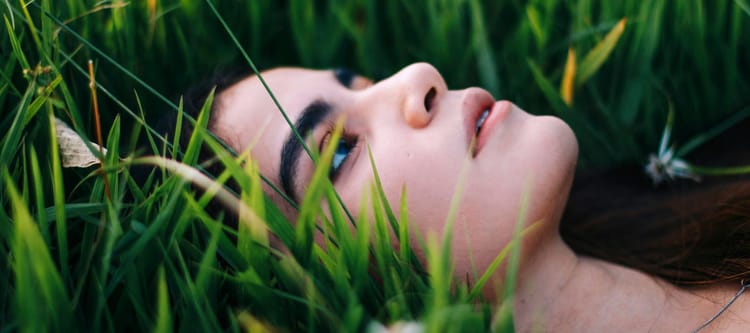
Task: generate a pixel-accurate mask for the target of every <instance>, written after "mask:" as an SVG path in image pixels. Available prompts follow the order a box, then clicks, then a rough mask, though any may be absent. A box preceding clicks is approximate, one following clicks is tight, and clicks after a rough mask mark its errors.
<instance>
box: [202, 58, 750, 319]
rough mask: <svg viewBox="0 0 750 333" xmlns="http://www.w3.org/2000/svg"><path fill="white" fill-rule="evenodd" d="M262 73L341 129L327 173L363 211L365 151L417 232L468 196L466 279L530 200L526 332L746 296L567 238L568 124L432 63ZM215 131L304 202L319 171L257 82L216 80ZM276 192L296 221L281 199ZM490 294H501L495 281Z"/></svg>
mask: <svg viewBox="0 0 750 333" xmlns="http://www.w3.org/2000/svg"><path fill="white" fill-rule="evenodd" d="M262 75H263V78H264V79H265V81H266V82H267V84H268V86H269V87H270V89H271V90H272V91H273V92H274V94H275V96H276V98H277V99H278V102H279V104H280V105H281V106H282V107H283V109H284V110H285V112H286V114H287V115H288V116H289V119H290V121H291V122H292V123H293V124H294V127H295V128H296V130H297V132H298V133H299V134H300V135H301V137H302V138H305V140H306V144H307V145H308V146H310V147H318V148H322V147H324V146H325V145H326V144H328V143H329V142H328V141H329V139H330V135H331V132H332V131H333V129H334V127H335V124H336V122H337V121H339V120H342V121H343V124H344V134H343V136H342V139H341V140H340V141H339V142H337V143H335V144H336V145H337V146H336V152H335V154H334V157H333V160H332V166H331V173H330V176H331V179H332V182H333V184H334V186H335V187H336V189H337V191H338V193H339V195H340V196H341V198H342V201H343V203H344V204H345V205H346V206H347V207H348V208H349V209H350V210H352V211H358V209H359V204H360V197H359V196H360V195H361V193H362V187H363V186H366V185H367V184H368V183H369V182H370V181H371V180H372V174H373V173H372V170H371V167H370V161H369V158H368V155H367V149H368V148H369V149H371V151H372V154H373V158H374V161H375V164H376V167H377V170H378V172H379V174H380V177H381V179H382V182H383V188H384V190H385V192H386V196H387V197H388V199H389V201H390V202H391V203H396V202H399V200H400V199H401V198H400V195H401V193H402V188H404V187H405V188H406V190H407V193H408V195H407V197H408V208H409V215H410V221H412V222H411V226H412V229H413V232H412V234H419V235H422V236H426V235H428V234H430V233H434V234H437V235H438V236H441V235H440V234H441V232H442V230H443V223H444V222H445V221H446V217H447V215H448V210H449V207H450V206H451V200H452V198H453V196H454V193H456V191H457V188H458V191H459V193H461V200H460V204H459V206H458V214H457V217H456V222H455V226H454V229H453V238H452V239H453V241H452V255H453V258H452V259H453V262H454V264H455V268H456V273H457V275H458V276H461V277H467V279H469V280H470V279H471V278H470V277H471V276H475V275H474V272H483V271H484V270H485V269H486V268H487V267H488V265H489V264H490V262H491V261H492V260H493V259H494V258H495V257H496V256H497V254H498V253H499V252H500V251H501V249H503V248H504V247H505V246H506V245H507V244H508V243H509V241H510V240H511V238H512V234H513V230H514V229H515V225H516V222H517V221H518V219H519V213H520V211H521V210H522V209H521V206H522V204H528V208H527V210H526V212H527V215H526V218H525V220H523V221H521V222H523V223H524V226H529V225H531V224H532V223H534V224H535V228H534V231H533V232H531V233H529V234H528V235H527V236H525V237H524V238H523V242H522V243H523V245H522V255H521V266H520V270H519V279H518V281H519V284H518V286H517V290H516V299H515V304H514V316H515V324H516V328H517V329H518V330H519V331H529V330H532V329H537V328H540V325H541V327H542V328H544V329H546V330H550V331H556V332H580V331H595V332H598V331H613V330H615V331H626V330H627V331H655V332H662V331H668V332H681V331H692V330H694V329H696V328H699V327H701V325H702V324H703V323H704V322H706V321H707V319H709V318H711V317H712V316H714V315H715V314H717V311H718V310H719V308H720V307H721V306H722V305H723V304H725V303H726V302H727V301H728V300H729V299H731V298H732V296H733V295H734V294H735V293H736V292H737V290H738V288H739V283H738V282H737V280H738V279H737V278H736V277H743V276H741V274H737V275H736V276H735V281H733V282H724V283H715V284H712V285H708V286H705V287H692V288H683V287H678V286H676V285H674V284H671V283H669V282H680V281H675V279H669V282H667V280H664V279H662V278H659V277H656V276H653V275H649V274H647V273H644V272H642V271H639V270H636V269H632V268H629V267H624V266H621V265H618V264H615V263H612V262H608V261H604V260H600V259H595V258H591V257H587V256H582V255H579V254H577V253H576V252H574V251H573V249H572V248H571V247H570V246H569V245H568V244H567V243H566V242H565V241H563V239H562V237H561V236H560V231H559V229H560V220H561V217H562V215H563V211H564V209H565V206H566V201H567V197H568V193H569V191H570V188H571V184H572V181H573V175H574V171H575V166H576V160H577V153H578V147H577V142H576V139H575V136H574V134H573V132H572V131H571V130H570V128H569V127H568V126H567V125H566V124H565V123H564V122H562V121H561V120H559V119H557V118H554V117H534V116H531V115H530V114H528V113H526V112H524V111H523V110H521V109H520V108H518V107H517V106H516V105H514V104H512V103H510V102H508V101H495V100H494V98H493V97H492V96H491V95H490V94H489V93H488V92H486V91H484V90H482V89H479V88H469V89H464V90H455V91H454V90H448V88H447V86H446V83H445V82H444V80H443V78H442V77H441V75H440V74H439V73H438V72H437V70H436V69H435V68H433V67H432V66H430V65H428V64H423V63H418V64H413V65H411V66H408V67H406V68H404V69H402V70H401V71H399V72H398V73H396V74H394V75H393V76H391V77H389V78H387V79H385V80H382V81H379V82H377V83H374V82H371V81H369V80H367V79H365V78H362V77H359V76H356V75H353V74H351V73H349V72H346V71H315V70H307V69H298V68H279V69H273V70H269V71H266V72H264V73H262ZM204 97H205V95H204V94H202V93H201V94H199V96H198V98H197V99H196V100H193V101H192V102H193V103H192V105H200V103H201V101H202V100H203V98H204ZM190 104H191V103H188V106H190ZM209 130H211V131H212V132H213V133H215V134H216V135H217V136H218V137H219V138H221V139H222V140H224V141H225V142H226V143H227V144H228V145H230V146H231V147H232V148H233V149H234V150H236V151H244V150H246V149H250V151H251V155H252V156H253V158H254V159H255V160H256V161H258V163H259V169H260V172H261V174H263V175H265V176H266V177H267V178H268V179H269V180H270V181H271V182H272V183H273V184H275V185H277V186H278V187H279V188H281V189H283V192H285V194H286V195H287V196H288V197H290V198H291V199H292V200H295V201H296V200H300V198H301V197H302V194H303V193H304V191H305V188H306V183H307V182H308V181H309V179H310V177H311V175H312V173H313V170H314V165H313V162H312V161H311V159H310V158H309V157H308V156H307V155H306V154H305V150H304V147H303V146H302V145H301V144H300V143H299V140H298V139H297V137H296V135H295V134H294V133H293V132H292V130H291V129H290V127H289V126H288V123H287V122H286V120H285V119H284V118H283V117H282V115H281V113H280V112H279V111H278V109H277V107H276V106H275V104H274V102H273V100H272V99H271V98H270V97H269V95H268V93H267V92H266V90H265V89H264V87H263V85H262V83H261V81H260V80H259V79H258V78H257V77H255V76H248V77H237V78H235V79H230V80H228V81H223V82H219V84H218V89H217V93H216V99H215V101H214V105H213V112H212V117H211V120H210V122H209ZM460 180H463V182H464V184H463V186H459V181H460ZM267 193H269V195H270V196H271V197H272V199H273V200H274V201H275V202H277V203H278V204H279V206H280V207H281V208H282V210H283V211H284V213H285V214H286V215H287V216H288V217H290V218H293V217H294V215H295V210H294V209H293V208H292V207H291V206H290V205H289V204H288V203H287V202H285V201H284V200H282V198H281V196H280V195H278V194H276V193H275V192H274V191H270V190H269V191H267ZM524 193H526V194H528V195H526V196H525V195H524ZM524 198H527V199H524ZM524 200H528V201H525V202H524ZM570 225H575V224H574V223H571V224H570ZM581 225H582V226H583V225H584V224H581ZM745 234H747V233H745ZM571 238H572V239H574V240H575V232H573V236H572V237H571ZM590 252H596V251H590ZM600 257H604V258H607V255H606V253H605V254H604V255H600ZM746 258H750V257H747V256H746ZM620 261H623V260H620ZM635 261H636V262H638V260H635ZM633 266H635V267H638V268H643V267H644V266H645V265H642V263H641V264H638V263H636V264H634V265H633ZM741 269H742V268H740V270H741ZM688 270H689V269H688ZM657 271H658V270H657ZM656 274H658V275H660V276H664V275H667V276H668V274H660V273H659V272H657V273H656ZM744 274H745V275H746V274H747V270H746V271H745V272H744ZM730 275H731V274H730ZM502 276H503V274H502V272H499V273H497V274H495V281H494V282H495V283H501V282H502V278H501V277H502ZM717 280H721V279H717ZM467 282H469V283H471V281H467ZM485 294H486V295H487V296H488V297H492V296H493V295H494V291H493V290H492V287H491V286H490V287H489V288H487V289H486V290H485ZM709 328H710V329H718V330H721V331H747V330H749V329H750V301H748V300H747V298H743V297H740V298H739V299H738V300H737V301H736V302H735V303H734V304H733V305H732V306H731V308H729V310H727V311H726V312H724V313H722V314H721V316H719V317H718V319H716V320H715V321H714V322H713V323H711V326H709Z"/></svg>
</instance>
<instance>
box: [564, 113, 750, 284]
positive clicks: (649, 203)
mask: <svg viewBox="0 0 750 333" xmlns="http://www.w3.org/2000/svg"><path fill="white" fill-rule="evenodd" d="M748 129H750V121H744V122H743V123H741V124H740V125H738V126H735V128H733V129H732V130H730V131H728V132H727V133H725V134H724V135H722V136H721V137H720V138H718V139H716V140H713V141H712V142H710V143H709V144H708V145H707V146H705V147H703V148H702V149H701V150H700V151H697V152H696V154H693V155H691V156H689V160H690V161H695V162H696V163H700V164H703V165H708V164H712V165H717V166H719V165H723V166H728V165H736V164H738V163H743V162H744V163H745V164H748V163H750V146H748V145H747V144H745V143H744V142H746V134H745V133H747V130H748ZM642 170H643V169H642V167H639V166H633V167H623V168H619V169H615V170H608V171H599V172H595V173H579V174H578V175H577V178H578V179H576V180H575V181H574V185H573V189H572V191H571V194H570V199H569V201H568V207H567V209H566V211H565V213H564V216H563V220H562V222H561V234H562V236H563V239H564V240H565V241H566V242H567V243H568V244H569V245H570V246H571V247H572V248H573V250H574V251H576V252H577V253H580V254H584V255H589V256H592V257H597V258H601V259H604V260H607V261H610V262H615V263H619V264H622V265H625V266H629V267H633V268H636V269H638V270H641V271H643V272H646V273H649V274H651V275H655V276H658V277H660V278H663V279H665V280H667V281H669V282H672V283H674V284H678V285H695V284H707V283H715V282H720V281H727V280H740V279H750V177H748V176H732V177H728V176H722V177H704V179H703V180H702V181H701V182H699V183H696V182H694V181H692V180H680V181H676V182H673V183H671V184H663V185H662V186H658V187H657V186H654V185H653V184H652V183H651V182H650V180H649V179H647V177H646V176H645V173H644V172H643V171H642Z"/></svg>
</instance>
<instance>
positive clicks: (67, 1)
mask: <svg viewBox="0 0 750 333" xmlns="http://www.w3.org/2000/svg"><path fill="white" fill-rule="evenodd" d="M23 4H24V2H22V1H16V0H4V1H3V2H2V3H0V13H2V16H3V22H2V27H3V28H2V29H0V110H3V111H2V113H1V114H0V133H1V135H0V179H2V181H0V184H1V185H0V187H1V189H0V193H2V194H0V203H1V204H2V207H3V209H0V331H1V332H6V331H8V332H10V331H71V330H78V331H159V332H167V331H172V330H176V329H179V330H186V331H241V330H252V331H256V330H261V329H268V330H271V331H320V332H327V331H356V330H363V329H365V328H366V327H368V326H369V325H371V324H372V323H373V322H380V323H386V324H387V323H392V322H395V321H409V320H416V321H420V322H422V323H424V324H425V325H426V326H427V328H428V330H429V331H470V332H474V331H488V330H495V331H507V330H511V329H512V320H511V319H510V318H511V316H510V313H511V312H510V311H511V310H510V308H509V307H508V306H507V304H509V303H507V302H506V305H504V306H502V307H500V308H499V309H498V310H496V312H497V313H496V314H494V313H493V311H495V310H493V309H492V308H491V307H490V306H489V304H488V303H487V302H485V301H484V300H479V299H477V292H476V289H474V290H471V289H469V288H468V286H458V287H454V285H455V284H456V283H457V281H456V280H455V279H454V277H453V275H452V272H451V267H450V265H449V261H448V260H447V251H446V250H447V246H445V245H444V244H447V242H445V241H444V240H437V239H431V238H430V237H428V235H422V236H424V237H425V239H426V243H425V244H410V243H409V242H408V241H407V239H408V237H407V235H406V234H407V230H408V227H407V225H408V219H407V218H406V214H405V211H406V209H407V207H406V206H405V201H404V202H401V203H390V204H389V203H388V202H387V201H385V196H384V194H383V191H382V188H381V187H380V186H379V183H376V184H374V185H373V187H372V188H367V189H365V191H364V193H363V203H366V204H363V205H362V207H367V209H369V213H370V216H373V217H374V218H373V220H372V221H370V222H371V223H357V224H356V225H357V233H355V234H352V233H350V232H349V230H350V229H349V228H350V224H351V221H350V218H349V216H350V215H353V216H354V217H358V219H357V220H358V221H361V220H362V218H361V217H362V216H367V215H368V212H366V211H363V212H348V211H345V210H344V209H343V208H342V207H340V206H338V205H336V204H331V206H330V207H327V209H328V210H329V211H330V216H331V217H330V218H325V217H323V215H322V208H321V206H320V205H319V203H320V201H321V200H323V199H326V200H327V201H328V202H331V203H335V202H337V197H336V194H335V193H334V192H333V191H332V188H331V186H330V183H329V182H328V180H327V178H326V177H325V175H326V172H325V168H326V165H325V164H326V163H324V161H326V158H325V156H326V155H327V154H328V155H330V154H331V150H330V149H329V150H324V151H323V152H319V154H321V155H320V156H321V157H322V158H320V159H319V160H320V161H321V163H320V164H321V165H322V166H321V169H320V170H318V172H317V173H316V177H315V178H314V179H313V181H312V183H311V186H310V190H309V191H308V192H307V193H306V195H305V200H304V201H303V202H302V204H301V206H300V212H301V213H300V218H299V220H298V221H297V223H296V224H292V223H289V222H288V221H286V220H285V219H284V218H283V217H282V215H281V213H280V211H279V210H278V208H277V207H275V206H274V205H273V204H271V203H270V202H269V201H268V199H267V198H265V197H264V196H263V194H262V182H263V180H262V178H261V176H260V175H258V173H257V169H256V167H255V166H254V165H253V164H252V163H242V161H243V157H242V156H240V157H235V156H233V155H232V154H230V153H228V152H226V151H225V150H223V148H222V147H223V146H222V144H221V143H220V142H217V141H216V140H215V139H214V138H213V137H212V136H210V135H208V134H207V132H206V131H205V120H206V116H207V114H205V113H204V114H202V115H201V117H198V119H196V121H197V124H198V125H197V127H198V130H197V131H196V132H195V135H194V136H193V138H192V140H191V142H190V144H189V145H188V146H187V147H176V145H174V142H173V141H172V140H173V139H172V138H162V137H159V136H156V135H154V134H153V133H152V126H151V125H152V124H155V123H156V121H157V120H158V119H159V118H160V116H161V115H162V114H164V113H166V112H178V111H179V106H178V105H177V104H178V103H176V102H174V101H176V100H177V99H176V97H177V96H178V94H179V92H180V91H182V89H184V88H186V84H185V83H186V82H196V81H197V80H199V79H200V78H202V77H205V76H206V75H207V74H208V73H210V72H211V71H212V70H213V68H215V67H216V66H218V65H222V64H226V63H247V62H248V61H250V60H252V61H253V62H254V63H255V64H257V65H258V66H259V67H260V68H267V67H270V66H278V65H299V66H308V67H316V68H331V67H338V66H346V67H350V68H352V69H355V70H356V71H358V72H360V73H362V74H363V75H366V76H370V77H374V78H382V77H384V76H387V75H390V74H391V73H393V72H395V71H397V70H398V69H400V68H401V67H403V66H405V65H407V64H409V63H411V62H414V61H427V62H430V63H432V64H434V65H435V66H436V67H437V68H438V69H439V70H440V71H441V73H442V74H443V75H444V77H445V79H446V81H447V82H448V85H449V86H450V87H451V88H462V87H465V86H471V85H479V86H483V87H485V88H487V89H488V90H490V91H491V92H492V93H493V94H495V96H496V97H497V98H507V99H511V100H513V101H514V102H516V103H517V104H519V105H520V106H521V107H523V108H524V109H526V110H528V111H530V112H533V113H539V114H556V115H558V116H560V117H562V118H564V119H565V120H566V121H568V122H569V123H570V124H571V126H572V127H573V128H574V130H575V131H576V134H577V136H578V139H579V142H580V144H581V166H582V168H599V167H607V166H613V165H618V164H623V163H631V164H632V163H638V164H644V163H645V162H646V161H647V157H648V154H649V153H651V152H655V151H656V150H657V149H658V147H659V140H660V137H661V135H662V131H663V129H664V124H665V122H666V119H667V114H668V112H669V110H674V124H673V129H672V138H673V141H674V142H676V143H678V144H682V143H685V144H686V147H688V148H690V147H692V146H693V143H698V142H703V138H705V137H710V136H712V135H714V134H715V132H716V131H718V130H723V129H724V128H726V124H727V122H726V121H725V119H730V120H731V119H735V118H738V117H739V116H737V115H738V114H739V115H740V116H743V117H744V114H746V113H748V111H747V108H748V106H750V79H749V78H750V76H749V75H748V74H749V73H750V61H749V60H748V59H750V6H749V5H748V2H747V1H746V0H735V1H729V0H724V1H714V2H706V1H699V0H681V1H666V0H646V1H635V0H634V1H592V0H570V1H553V0H534V1H516V0H503V1H490V0H487V1H480V0H437V1H425V2H413V1H395V0H394V1H374V0H352V1H333V0H329V1H318V2H311V1H301V0H290V1H287V2H278V1H271V0H256V1H246V2H231V1H222V2H220V3H219V2H218V1H201V0H171V1H131V2H125V1H120V0H114V1H105V2H98V3H96V4H94V2H85V1H77V0H59V1H51V0H37V1H33V2H30V3H29V4H27V5H25V6H24V5H23ZM212 5H215V12H214V11H213V10H212ZM217 14H218V15H217ZM623 19H626V20H625V21H624V22H627V23H625V24H624V27H620V28H617V24H618V22H621V21H622V20H623ZM222 21H223V22H224V23H225V24H226V28H225V26H224V25H223V23H222ZM618 29H621V31H618ZM232 36H235V38H236V39H234V38H233V37H232ZM570 49H573V50H574V54H575V55H576V58H575V64H576V65H577V66H576V68H577V69H576V70H575V71H574V70H572V69H570V66H566V63H569V61H568V60H569V59H568V54H569V50H570ZM243 52H245V54H243ZM89 59H92V60H93V61H94V63H95V67H96V79H97V83H98V94H99V101H100V102H99V107H100V110H101V113H102V114H101V116H102V126H103V131H104V133H103V135H104V137H105V139H104V141H105V142H104V143H103V144H104V146H105V147H107V148H108V149H109V152H108V154H107V156H106V157H105V160H104V162H105V163H104V165H105V166H106V168H105V170H104V172H101V171H100V170H97V169H96V167H92V168H87V169H75V168H73V169H69V168H63V167H62V164H61V160H60V155H59V151H58V150H59V149H58V146H57V141H56V138H55V135H54V117H58V118H61V119H63V120H64V121H65V122H67V123H68V124H70V125H71V127H73V128H74V129H75V130H76V131H77V132H78V133H80V134H81V135H82V136H84V137H86V138H94V137H95V135H94V133H95V124H94V121H93V119H94V117H93V114H92V109H93V107H92V105H91V95H90V91H89V87H88V80H89V78H88V74H87V70H86V63H87V61H88V60H89ZM566 68H567V69H566ZM564 77H570V78H574V79H573V80H572V81H571V80H568V81H567V82H572V84H569V86H570V87H572V90H569V91H572V96H570V98H568V97H564V96H563V95H561V91H562V90H564V89H563V81H564ZM570 87H569V88H570ZM732 117H734V118H732ZM89 140H91V139H89ZM91 141H94V140H91ZM331 141H332V142H336V141H335V140H331ZM141 142H148V144H147V145H146V146H147V147H148V148H142V147H141V146H140V143H141ZM201 145H207V146H209V147H211V148H212V149H214V150H215V151H217V155H218V157H219V160H220V161H221V163H223V164H224V165H225V166H226V170H227V171H225V173H224V174H222V175H220V176H219V177H218V178H217V179H216V180H211V179H204V180H203V181H204V185H203V186H205V187H206V188H210V190H209V191H208V194H205V195H204V194H197V193H196V191H195V190H194V189H193V187H191V186H190V185H189V181H188V180H187V179H189V178H190V177H191V176H190V173H191V172H193V171H194V170H195V167H197V166H196V165H195V163H196V158H197V151H198V149H199V148H200V146H201ZM311 153H312V154H318V152H311ZM146 154H154V155H157V156H165V157H172V156H181V159H182V160H183V162H184V164H180V165H176V164H170V163H168V162H165V161H164V160H163V159H161V158H151V159H143V158H141V156H144V155H146ZM139 163H140V164H144V163H147V164H152V165H153V164H160V165H161V164H164V166H165V167H166V169H168V170H162V169H159V170H158V171H155V172H156V173H160V174H161V173H164V174H165V175H166V177H165V178H164V180H163V181H159V182H156V181H155V180H154V178H151V179H150V180H149V181H147V183H146V184H145V185H139V184H136V183H135V181H134V180H133V178H132V176H131V174H130V168H131V166H132V165H133V164H139ZM743 170H744V169H743ZM103 177H107V179H108V183H109V184H110V187H111V195H110V196H107V195H106V194H105V186H104V180H103ZM230 178H233V179H235V180H238V181H237V183H239V184H242V188H241V191H240V192H239V193H238V195H237V196H234V194H233V193H230V192H225V191H221V190H220V189H219V187H218V186H217V185H216V184H219V185H220V184H223V183H225V182H227V181H228V180H229V179H230ZM197 186H200V185H197ZM217 191H218V192H217ZM405 191H406V192H405V193H406V195H405V196H404V197H406V196H408V195H411V194H409V193H408V189H405ZM211 197H217V198H223V199H222V200H228V201H230V202H235V201H240V202H242V203H243V206H242V207H244V208H241V209H239V215H240V216H241V219H242V221H243V222H244V223H242V224H241V227H240V228H239V229H237V230H230V229H228V228H226V227H224V226H223V224H222V221H221V219H220V218H219V219H216V218H214V217H211V216H210V215H209V214H207V213H206V210H205V206H206V205H207V204H208V201H209V199H210V198H211ZM232 200H235V201H232ZM396 204H398V206H397V205H396ZM227 214H229V212H228V213H227ZM321 219H323V223H322V224H321V227H320V228H321V229H322V230H321V231H322V232H324V233H325V234H326V235H327V236H328V242H327V243H326V244H324V245H323V246H322V247H321V246H319V245H317V244H315V243H314V242H313V241H312V238H311V237H312V232H313V230H314V229H315V228H316V227H315V225H314V223H315V222H316V221H319V220H321ZM266 230H269V231H270V232H272V233H273V234H275V235H276V236H277V237H278V238H279V239H280V240H281V241H282V242H283V243H284V244H286V245H287V247H288V248H289V250H290V252H289V253H285V252H281V251H279V250H278V249H275V248H273V247H270V246H269V242H270V240H269V239H268V236H267V233H266ZM391 233H395V234H396V235H397V237H398V239H399V246H398V247H395V246H394V244H393V243H392V241H393V240H392V239H391V237H390V234H391ZM233 240H236V241H233ZM412 246H414V247H419V246H426V248H427V250H428V251H429V255H428V258H430V259H429V262H428V263H427V265H426V267H425V266H423V265H422V264H423V263H420V262H419V261H417V260H416V259H415V256H414V253H413V252H412V250H411V249H412ZM507 253H511V257H510V258H511V259H512V258H513V257H514V256H513V255H512V253H517V251H509V252H507ZM500 255H505V252H504V253H503V254H499V256H500ZM498 259H500V257H498ZM511 263H513V261H512V260H511ZM425 270H427V271H425ZM428 273H429V274H428ZM511 273H512V271H511ZM376 276H377V278H376ZM511 280H512V279H511ZM509 288H510V287H509ZM511 294H512V288H510V289H509V290H508V291H507V292H506V297H510V296H511ZM497 318H500V319H497ZM493 320H495V321H493Z"/></svg>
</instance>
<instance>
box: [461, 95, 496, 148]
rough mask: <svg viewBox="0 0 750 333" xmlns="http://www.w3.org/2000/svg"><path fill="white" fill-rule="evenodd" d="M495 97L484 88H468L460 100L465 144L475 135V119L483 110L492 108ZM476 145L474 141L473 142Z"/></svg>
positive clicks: (473, 138) (469, 142)
mask: <svg viewBox="0 0 750 333" xmlns="http://www.w3.org/2000/svg"><path fill="white" fill-rule="evenodd" d="M494 104H495V98H494V97H492V94H490V93H489V92H487V91H486V90H484V89H480V88H469V89H467V90H466V92H465V93H464V96H463V98H462V100H461V105H462V106H463V115H464V127H465V130H466V142H467V146H470V145H471V142H472V141H474V140H475V138H476V137H477V121H478V120H479V117H480V116H481V115H482V113H483V112H484V111H485V110H492V106H493V105H494ZM474 144H475V145H476V142H474Z"/></svg>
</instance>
